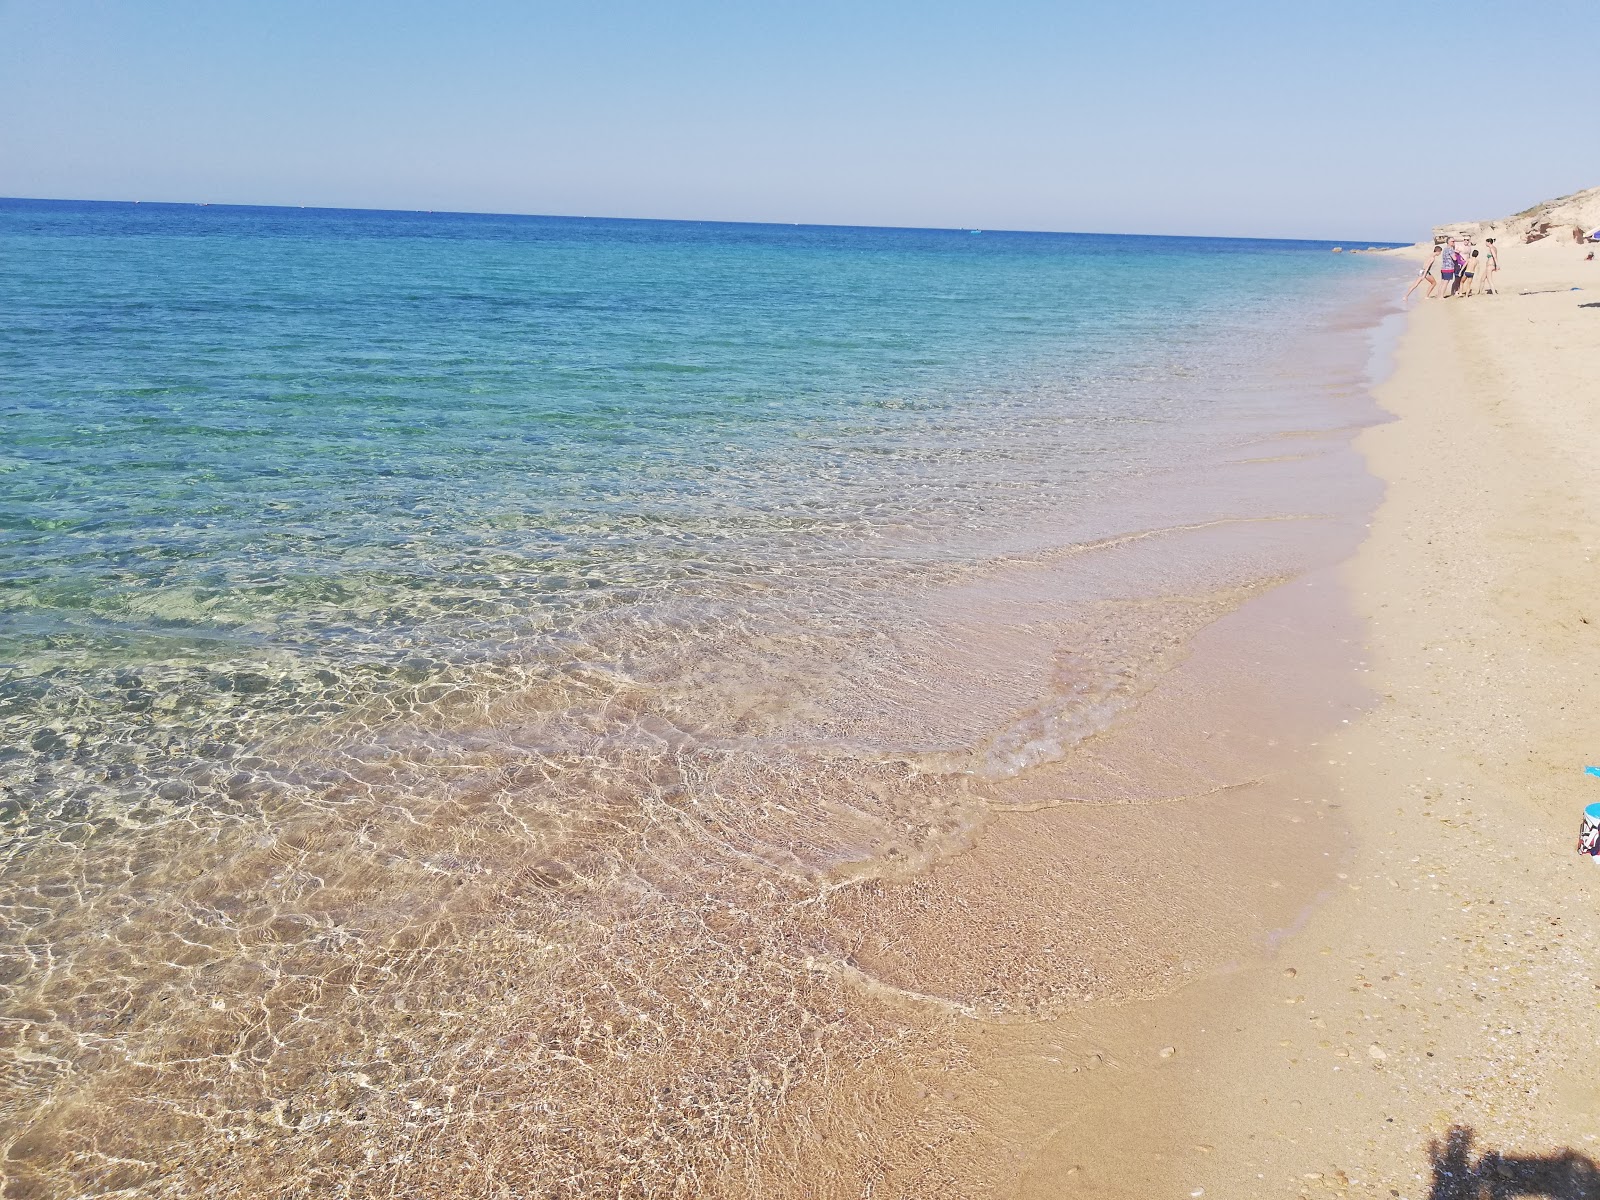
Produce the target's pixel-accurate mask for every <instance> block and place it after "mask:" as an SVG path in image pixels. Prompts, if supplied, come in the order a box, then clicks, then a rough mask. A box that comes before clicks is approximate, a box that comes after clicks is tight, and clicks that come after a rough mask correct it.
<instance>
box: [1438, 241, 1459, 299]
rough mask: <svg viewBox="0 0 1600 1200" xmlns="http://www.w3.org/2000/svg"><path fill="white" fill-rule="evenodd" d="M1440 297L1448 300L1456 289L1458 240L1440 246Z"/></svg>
mask: <svg viewBox="0 0 1600 1200" xmlns="http://www.w3.org/2000/svg"><path fill="white" fill-rule="evenodd" d="M1439 284H1440V287H1439V299H1441V300H1448V299H1449V298H1450V297H1451V295H1452V294H1453V293H1454V292H1455V289H1456V240H1455V238H1451V239H1450V241H1449V242H1448V243H1446V244H1445V245H1442V246H1440V247H1439Z"/></svg>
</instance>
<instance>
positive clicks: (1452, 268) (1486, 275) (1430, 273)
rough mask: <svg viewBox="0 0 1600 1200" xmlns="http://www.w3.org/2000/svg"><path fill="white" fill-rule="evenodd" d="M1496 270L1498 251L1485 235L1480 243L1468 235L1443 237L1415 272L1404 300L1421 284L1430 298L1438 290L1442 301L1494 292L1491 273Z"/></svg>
mask: <svg viewBox="0 0 1600 1200" xmlns="http://www.w3.org/2000/svg"><path fill="white" fill-rule="evenodd" d="M1499 269H1500V258H1499V252H1498V251H1497V250H1496V249H1495V245H1494V239H1493V238H1484V239H1483V245H1482V246H1479V245H1478V244H1477V243H1476V242H1474V241H1471V240H1470V239H1467V238H1462V239H1460V240H1458V239H1456V238H1446V239H1444V240H1443V241H1440V242H1435V243H1434V246H1433V257H1432V258H1430V259H1428V265H1427V266H1425V267H1423V268H1422V270H1421V271H1419V272H1417V281H1416V282H1415V283H1413V284H1412V285H1411V288H1410V290H1408V291H1407V292H1406V299H1407V300H1409V299H1411V293H1412V292H1414V291H1416V290H1417V289H1418V288H1419V287H1421V286H1422V285H1423V284H1424V283H1426V284H1427V285H1428V295H1429V297H1432V296H1433V295H1434V293H1435V292H1437V293H1438V296H1439V299H1441V300H1448V299H1449V298H1450V297H1451V296H1482V295H1485V294H1493V292H1494V290H1495V288H1494V276H1495V272H1496V271H1498V270H1499Z"/></svg>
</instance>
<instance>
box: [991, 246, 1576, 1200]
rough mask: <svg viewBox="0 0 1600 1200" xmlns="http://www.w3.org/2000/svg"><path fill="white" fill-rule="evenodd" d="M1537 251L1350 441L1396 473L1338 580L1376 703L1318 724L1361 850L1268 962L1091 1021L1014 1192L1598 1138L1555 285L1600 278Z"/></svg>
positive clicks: (1409, 368) (1283, 1186)
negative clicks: (1086, 1066)
mask: <svg viewBox="0 0 1600 1200" xmlns="http://www.w3.org/2000/svg"><path fill="white" fill-rule="evenodd" d="M1555 250H1556V248H1553V247H1552V248H1546V249H1539V248H1529V249H1528V250H1526V251H1524V250H1521V249H1519V250H1517V252H1516V253H1515V255H1514V256H1508V257H1511V262H1510V263H1509V264H1508V266H1507V267H1506V268H1505V269H1503V271H1502V274H1501V283H1502V289H1501V294H1500V295H1497V296H1494V297H1484V298H1478V299H1474V300H1473V301H1472V303H1471V304H1470V305H1468V304H1453V303H1452V304H1449V305H1444V304H1436V303H1434V302H1430V301H1424V302H1423V303H1422V304H1421V305H1420V306H1419V307H1417V308H1415V309H1413V311H1412V312H1411V313H1410V315H1409V317H1408V318H1407V322H1406V329H1405V332H1404V334H1403V336H1402V339H1401V342H1400V345H1399V347H1398V350H1397V352H1396V356H1395V365H1394V370H1393V372H1392V374H1391V375H1390V376H1389V377H1388V379H1387V380H1385V381H1384V382H1383V383H1382V384H1381V385H1380V386H1379V387H1378V388H1377V390H1376V394H1377V397H1378V399H1379V400H1380V401H1381V402H1382V404H1383V405H1384V407H1385V408H1386V409H1387V410H1389V411H1390V412H1391V413H1392V414H1393V415H1394V418H1395V419H1394V420H1393V421H1391V422H1389V423H1387V424H1382V425H1377V426H1374V427H1372V428H1370V429H1367V430H1366V431H1365V432H1363V433H1362V434H1361V435H1360V437H1359V438H1358V446H1359V447H1360V449H1361V450H1362V452H1363V453H1364V454H1365V456H1366V458H1367V461H1368V463H1369V466H1370V469H1371V470H1372V472H1373V473H1374V474H1376V475H1377V476H1378V477H1379V478H1381V479H1382V480H1383V481H1384V484H1385V486H1386V489H1387V490H1386V494H1385V496H1384V499H1383V501H1382V503H1381V504H1380V505H1379V508H1378V510H1377V512H1376V514H1375V515H1374V517H1373V521H1372V525H1371V530H1370V533H1369V535H1368V537H1367V538H1366V539H1365V540H1364V541H1363V542H1362V544H1361V546H1360V547H1359V549H1358V550H1357V552H1356V554H1355V556H1354V557H1353V558H1352V559H1351V560H1350V561H1349V562H1348V563H1347V564H1345V565H1344V566H1343V567H1342V568H1341V569H1340V571H1339V577H1340V579H1341V581H1342V583H1343V586H1344V588H1345V589H1346V593H1347V595H1348V598H1349V600H1350V602H1351V604H1352V605H1353V606H1354V609H1355V611H1356V614H1357V615H1358V616H1359V618H1360V620H1361V621H1362V622H1363V623H1364V624H1365V641H1366V643H1367V646H1368V651H1369V652H1368V655H1367V656H1366V657H1367V659H1368V662H1369V664H1370V665H1369V667H1368V669H1367V671H1366V673H1365V676H1364V678H1365V682H1366V683H1367V685H1368V686H1369V687H1370V688H1371V689H1372V690H1373V691H1374V693H1375V694H1376V696H1377V702H1376V703H1375V705H1374V706H1373V707H1372V708H1371V709H1370V710H1369V711H1368V712H1367V713H1365V715H1363V716H1361V717H1359V718H1357V719H1355V720H1353V721H1352V723H1351V724H1350V725H1349V726H1348V727H1347V728H1341V731H1340V732H1339V733H1338V734H1336V735H1335V736H1334V737H1332V738H1331V739H1328V740H1327V742H1326V743H1325V744H1324V745H1323V746H1322V747H1320V750H1321V751H1322V752H1324V753H1325V755H1326V769H1327V771H1328V772H1329V781H1330V783H1329V786H1331V788H1332V789H1333V795H1332V796H1331V797H1330V799H1331V800H1332V802H1333V803H1337V804H1339V805H1341V806H1342V816H1343V818H1344V820H1346V821H1347V822H1348V823H1349V825H1350V827H1351V829H1352V830H1353V832H1354V836H1355V845H1354V850H1353V854H1352V857H1351V859H1350V861H1349V863H1348V864H1347V865H1344V866H1341V868H1340V870H1339V872H1338V873H1337V878H1336V880H1335V883H1334V887H1333V888H1332V890H1331V893H1330V894H1329V895H1328V896H1327V898H1326V900H1325V901H1324V902H1322V903H1320V904H1318V905H1316V906H1315V907H1314V908H1313V909H1312V911H1311V912H1310V913H1309V914H1308V916H1307V918H1306V920H1305V922H1304V924H1303V926H1302V927H1300V928H1298V929H1296V930H1295V931H1293V932H1291V933H1290V934H1288V935H1287V936H1286V937H1285V938H1284V939H1283V940H1282V941H1281V943H1280V944H1279V945H1278V947H1277V950H1276V954H1275V955H1274V957H1273V959H1272V961H1271V962H1268V963H1261V964H1256V965H1247V966H1244V967H1242V968H1240V969H1238V970H1236V971H1232V972H1229V973H1224V974H1220V975H1216V976H1212V977H1210V978H1207V979H1204V980H1201V981H1199V982H1197V983H1196V984H1193V985H1191V986H1190V987H1188V988H1185V989H1184V990H1182V991H1181V992H1179V993H1178V994H1176V995H1174V996H1169V997H1165V998H1163V999H1159V1000H1156V1001H1153V1002H1145V1003H1139V1004H1134V1005H1128V1006H1125V1007H1123V1008H1122V1009H1120V1010H1119V1011H1117V1012H1115V1013H1107V1014H1105V1018H1104V1019H1103V1020H1101V1021H1100V1022H1098V1024H1095V1023H1091V1032H1092V1033H1094V1034H1096V1035H1097V1036H1098V1037H1099V1038H1100V1040H1101V1041H1102V1042H1103V1043H1104V1044H1105V1045H1106V1046H1107V1047H1109V1048H1110V1050H1111V1055H1110V1056H1109V1059H1110V1061H1111V1062H1113V1063H1114V1064H1115V1065H1116V1066H1118V1067H1121V1068H1123V1071H1122V1073H1123V1075H1124V1076H1125V1078H1124V1079H1123V1080H1122V1081H1120V1082H1119V1083H1118V1084H1117V1085H1116V1086H1114V1087H1110V1088H1107V1089H1106V1091H1105V1092H1104V1094H1103V1095H1102V1096H1101V1097H1100V1098H1099V1099H1098V1100H1097V1101H1094V1102H1092V1103H1091V1106H1090V1107H1089V1108H1087V1109H1086V1110H1084V1111H1082V1112H1080V1113H1078V1114H1076V1115H1075V1120H1074V1121H1073V1122H1069V1123H1067V1124H1066V1125H1065V1126H1064V1130H1063V1135H1062V1136H1061V1137H1060V1138H1059V1139H1058V1143H1059V1144H1056V1145H1053V1146H1052V1145H1050V1144H1046V1145H1045V1146H1044V1147H1043V1148H1042V1149H1041V1150H1040V1151H1039V1152H1038V1153H1037V1154H1036V1155H1035V1157H1034V1159H1033V1162H1032V1166H1031V1169H1030V1170H1029V1172H1028V1174H1027V1176H1026V1177H1025V1179H1024V1182H1023V1184H1022V1186H1021V1187H1020V1188H1019V1189H1018V1190H1017V1192H1016V1193H1015V1194H1016V1195H1018V1196H1019V1197H1040V1198H1043V1197H1046V1196H1056V1195H1073V1196H1095V1197H1129V1198H1131V1197H1135V1196H1150V1195H1195V1196H1198V1195H1202V1194H1203V1195H1205V1196H1208V1197H1212V1196H1272V1195H1284V1196H1294V1195H1305V1194H1315V1193H1317V1192H1320V1191H1322V1190H1331V1191H1332V1192H1334V1193H1335V1194H1340V1195H1352V1196H1368V1195H1370V1196H1375V1197H1383V1196H1398V1197H1405V1198H1410V1200H1420V1198H1421V1197H1423V1196H1426V1195H1428V1194H1429V1191H1430V1188H1431V1187H1435V1186H1438V1185H1440V1184H1441V1181H1442V1182H1443V1185H1444V1186H1449V1181H1450V1180H1455V1181H1457V1182H1458V1183H1459V1182H1460V1180H1461V1179H1462V1178H1463V1176H1464V1175H1465V1174H1467V1173H1470V1172H1471V1171H1473V1170H1476V1169H1479V1164H1481V1163H1482V1156H1484V1155H1486V1154H1490V1153H1491V1152H1493V1153H1497V1154H1499V1155H1501V1156H1504V1158H1505V1160H1506V1161H1507V1162H1512V1163H1513V1164H1514V1165H1513V1166H1509V1167H1502V1168H1501V1169H1502V1170H1503V1171H1510V1170H1515V1171H1519V1172H1523V1173H1531V1174H1530V1175H1529V1177H1534V1176H1536V1175H1537V1173H1538V1172H1546V1173H1548V1172H1554V1171H1561V1170H1569V1169H1570V1170H1576V1171H1585V1170H1591V1169H1593V1168H1592V1164H1593V1162H1594V1160H1595V1159H1597V1158H1600V1132H1597V1131H1596V1129H1595V1126H1594V1114H1595V1113H1596V1112H1600V1081H1597V1077H1596V1074H1595V1071H1594V1068H1593V1050H1592V1046H1593V1036H1592V1030H1591V1029H1590V1026H1592V1022H1593V1020H1594V1018H1595V1015H1596V1012H1597V1010H1600V990H1597V989H1600V978H1597V974H1596V968H1595V963H1596V962H1600V953H1597V951H1600V939H1597V936H1596V932H1595V930H1594V927H1593V922H1592V915H1593V912H1594V902H1595V900H1596V899H1597V898H1600V873H1597V872H1596V871H1595V869H1594V867H1593V865H1591V864H1590V863H1589V862H1588V861H1587V860H1584V859H1582V858H1580V857H1579V856H1578V855H1576V854H1575V853H1573V850H1572V842H1573V835H1574V833H1575V830H1576V826H1577V819H1578V812H1579V809H1580V808H1581V806H1582V804H1583V803H1584V802H1586V801H1588V800H1592V799H1594V798H1595V797H1594V796H1593V795H1592V794H1591V787H1590V786H1589V785H1592V782H1593V781H1586V780H1585V777H1584V776H1583V775H1582V774H1581V769H1582V767H1583V765H1584V764H1585V762H1588V761H1592V759H1593V757H1594V756H1595V754H1596V753H1597V751H1596V750H1595V748H1594V745H1593V740H1592V725H1591V724H1589V723H1588V721H1587V719H1586V716H1585V714H1588V713H1593V712H1594V711H1595V710H1596V708H1597V707H1600V685H1597V683H1596V681H1597V680H1600V633H1597V632H1594V631H1595V630H1600V610H1594V611H1591V610H1592V609H1593V605H1594V601H1593V598H1592V593H1593V576H1594V555H1595V552H1596V547H1595V541H1596V538H1595V535H1594V533H1593V530H1594V529H1596V528H1597V527H1600V521H1597V518H1600V496H1597V495H1596V493H1595V491H1594V489H1593V487H1592V483H1591V481H1592V466H1591V465H1590V464H1592V463H1593V462H1594V461H1595V460H1596V457H1597V456H1600V422H1597V421H1596V420H1595V418H1594V415H1593V414H1594V410H1595V403H1596V401H1597V400H1600V389H1597V387H1596V384H1595V382H1594V380H1593V379H1592V377H1591V378H1587V379H1586V378H1584V377H1583V376H1582V375H1581V374H1580V362H1581V361H1584V357H1585V350H1584V347H1592V348H1593V353H1592V354H1590V356H1589V357H1588V359H1587V361H1590V362H1593V361H1595V357H1594V355H1595V354H1600V318H1597V317H1596V316H1595V315H1594V314H1592V313H1589V312H1585V311H1582V310H1580V309H1579V308H1578V304H1579V303H1580V301H1582V300H1583V299H1584V298H1585V297H1586V296H1588V295H1593V294H1596V293H1595V292H1593V291H1586V292H1584V293H1574V292H1571V291H1568V290H1566V289H1567V288H1568V287H1572V286H1584V287H1586V288H1587V287H1592V286H1593V285H1594V283H1596V282H1600V277H1597V280H1595V281H1587V280H1585V279H1584V277H1583V272H1584V270H1585V269H1586V268H1587V269H1588V270H1590V271H1592V270H1593V268H1594V264H1585V263H1583V262H1581V261H1578V259H1577V258H1576V257H1574V256H1571V255H1564V254H1558V253H1556V252H1555ZM1521 293H1529V294H1521ZM1586 755H1587V756H1588V757H1586ZM1158 1047H1159V1049H1158ZM1163 1052H1166V1057H1161V1055H1162V1054H1163ZM1482 1169H1483V1170H1491V1169H1493V1168H1492V1160H1491V1164H1490V1165H1489V1166H1484V1167H1482ZM1452 1194H1453V1193H1452Z"/></svg>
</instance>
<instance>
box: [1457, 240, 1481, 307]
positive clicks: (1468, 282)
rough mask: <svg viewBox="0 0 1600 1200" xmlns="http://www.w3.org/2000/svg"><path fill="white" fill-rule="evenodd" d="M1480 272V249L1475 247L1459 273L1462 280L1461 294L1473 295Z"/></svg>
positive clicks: (1469, 252) (1468, 253)
mask: <svg viewBox="0 0 1600 1200" xmlns="http://www.w3.org/2000/svg"><path fill="white" fill-rule="evenodd" d="M1469 245H1470V243H1469ZM1478 270H1479V268H1478V248H1477V247H1476V246H1473V247H1472V249H1470V250H1469V251H1467V261H1466V264H1465V265H1464V266H1463V267H1462V268H1461V270H1460V271H1459V272H1458V274H1459V276H1460V279H1461V294H1462V295H1463V296H1470V295H1472V294H1473V290H1474V287H1473V285H1474V284H1477V283H1478Z"/></svg>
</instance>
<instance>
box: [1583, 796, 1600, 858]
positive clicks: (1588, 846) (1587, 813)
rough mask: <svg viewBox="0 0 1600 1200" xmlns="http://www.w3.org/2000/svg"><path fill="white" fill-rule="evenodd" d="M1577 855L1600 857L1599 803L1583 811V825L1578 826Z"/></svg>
mask: <svg viewBox="0 0 1600 1200" xmlns="http://www.w3.org/2000/svg"><path fill="white" fill-rule="evenodd" d="M1578 853H1579V854H1593V855H1596V856H1600V803H1595V804H1591V805H1589V806H1588V807H1587V808H1585V809H1584V810H1583V824H1581V825H1579V826H1578Z"/></svg>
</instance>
